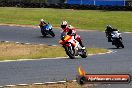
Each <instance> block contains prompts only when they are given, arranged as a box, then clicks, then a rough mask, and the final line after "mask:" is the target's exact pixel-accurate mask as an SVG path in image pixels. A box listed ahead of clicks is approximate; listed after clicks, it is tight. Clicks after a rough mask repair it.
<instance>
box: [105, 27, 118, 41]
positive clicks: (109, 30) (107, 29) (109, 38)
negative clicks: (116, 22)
mask: <svg viewBox="0 0 132 88" xmlns="http://www.w3.org/2000/svg"><path fill="white" fill-rule="evenodd" d="M113 31H118V32H119V30H117V29H115V28H112V26H111V25H107V26H106V30H105V33H106V37H107V38H108V42H112V40H111V37H112V36H111V33H112V32H113Z"/></svg>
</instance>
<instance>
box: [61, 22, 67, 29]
mask: <svg viewBox="0 0 132 88" xmlns="http://www.w3.org/2000/svg"><path fill="white" fill-rule="evenodd" d="M67 25H68V23H67V22H66V21H62V23H61V28H62V29H65V28H66V27H67Z"/></svg>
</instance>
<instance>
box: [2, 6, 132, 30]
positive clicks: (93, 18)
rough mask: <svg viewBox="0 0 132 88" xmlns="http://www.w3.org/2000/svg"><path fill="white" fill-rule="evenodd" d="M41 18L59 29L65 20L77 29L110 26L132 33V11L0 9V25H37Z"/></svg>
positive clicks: (101, 28) (96, 28)
mask: <svg viewBox="0 0 132 88" xmlns="http://www.w3.org/2000/svg"><path fill="white" fill-rule="evenodd" d="M41 18H44V19H45V20H46V21H47V22H50V23H51V24H53V26H54V27H60V23H61V21H62V20H67V21H68V22H69V23H70V24H71V25H73V26H75V27H76V28H79V29H89V30H100V31H103V30H104V29H105V26H106V25H107V24H111V25H112V26H114V27H115V28H118V29H119V30H121V31H131V32H132V30H131V28H132V25H131V23H132V11H103V10H73V9H52V8H14V7H0V23H5V24H8V23H9V24H23V25H38V23H39V20H40V19H41Z"/></svg>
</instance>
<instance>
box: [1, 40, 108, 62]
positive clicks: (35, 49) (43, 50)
mask: <svg viewBox="0 0 132 88" xmlns="http://www.w3.org/2000/svg"><path fill="white" fill-rule="evenodd" d="M107 51H108V50H107V49H102V48H88V53H89V54H98V53H105V52H107ZM55 57H67V55H66V53H65V50H64V49H63V48H62V47H61V46H47V45H33V44H32V45H24V44H15V43H12V42H10V43H5V42H2V43H0V60H16V59H39V58H55Z"/></svg>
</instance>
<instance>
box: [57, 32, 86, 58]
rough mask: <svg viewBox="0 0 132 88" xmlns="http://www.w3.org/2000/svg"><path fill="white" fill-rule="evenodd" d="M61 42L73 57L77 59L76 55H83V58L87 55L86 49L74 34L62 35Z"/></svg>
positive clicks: (67, 52)
mask: <svg viewBox="0 0 132 88" xmlns="http://www.w3.org/2000/svg"><path fill="white" fill-rule="evenodd" d="M59 43H60V44H61V45H62V47H63V48H64V49H65V52H66V54H67V55H68V56H69V57H70V58H71V59H75V56H81V57H82V58H86V57H87V51H86V49H82V47H81V46H80V44H79V42H78V41H77V40H75V39H74V36H70V35H65V36H62V37H61V40H60V41H59Z"/></svg>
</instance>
